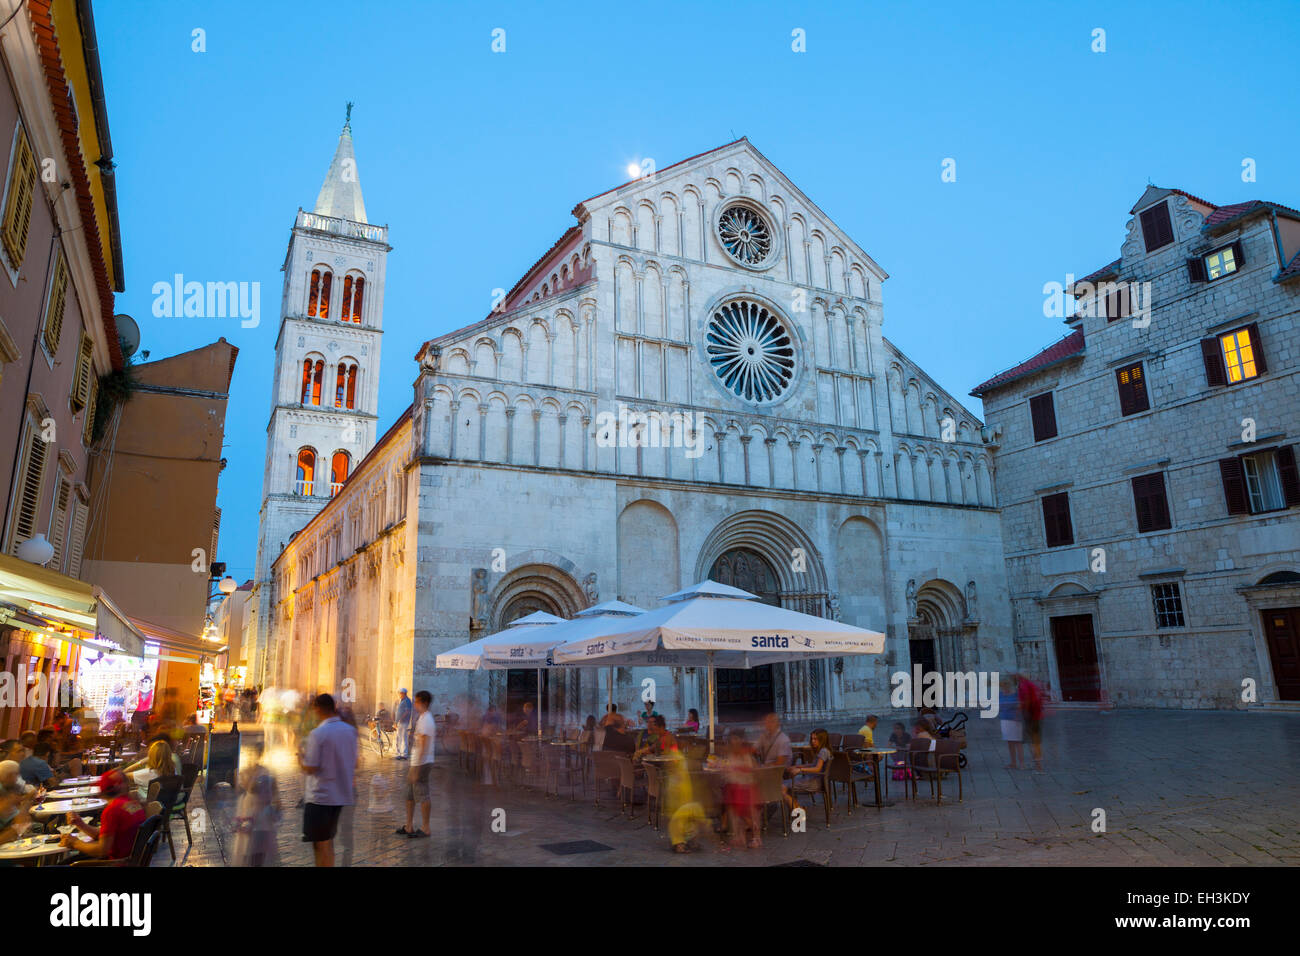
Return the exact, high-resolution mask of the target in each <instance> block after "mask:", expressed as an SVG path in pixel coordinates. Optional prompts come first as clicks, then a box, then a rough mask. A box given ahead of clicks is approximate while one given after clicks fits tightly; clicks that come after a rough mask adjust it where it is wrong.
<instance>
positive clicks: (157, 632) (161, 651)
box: [129, 617, 222, 664]
mask: <svg viewBox="0 0 1300 956" xmlns="http://www.w3.org/2000/svg"><path fill="white" fill-rule="evenodd" d="M129 620H130V622H131V626H132V627H134V628H136V629H137V630H138V631H139V632H140V633H141V634H143V635H144V639H145V640H146V641H148V642H149V643H150V644H156V645H157V646H158V653H157V655H154V654H150V655H148V657H149V659H150V660H154V659H156V660H161V661H175V662H177V663H181V664H199V663H202V658H204V657H215V656H216V655H217V654H219V653H221V650H222V649H221V647H220V646H219V645H217V644H213V643H212V642H210V641H204V640H203V638H201V637H198V636H196V635H194V634H186V633H184V632H183V631H178V630H175V629H174V628H170V627H165V626H164V625H162V624H154V623H153V622H152V621H145V620H142V619H141V618H138V617H133V618H130V619H129Z"/></svg>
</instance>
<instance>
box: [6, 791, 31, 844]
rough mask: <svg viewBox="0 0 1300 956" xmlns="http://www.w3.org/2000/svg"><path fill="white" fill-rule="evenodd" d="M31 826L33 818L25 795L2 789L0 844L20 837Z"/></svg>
mask: <svg viewBox="0 0 1300 956" xmlns="http://www.w3.org/2000/svg"><path fill="white" fill-rule="evenodd" d="M31 827H32V818H31V815H30V814H29V813H28V812H27V807H26V806H25V805H24V801H23V797H22V796H21V795H20V794H17V793H12V792H10V791H7V790H0V844H4V843H11V842H13V841H14V840H17V839H20V838H21V837H22V836H23V834H25V833H26V832H27V831H28V830H30V829H31Z"/></svg>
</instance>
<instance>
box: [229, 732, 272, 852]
mask: <svg viewBox="0 0 1300 956" xmlns="http://www.w3.org/2000/svg"><path fill="white" fill-rule="evenodd" d="M264 753H265V747H264V746H257V747H256V748H255V749H254V757H253V764H252V766H250V767H245V768H244V769H243V770H241V771H240V773H239V793H240V796H239V803H238V805H237V807H236V809H235V827H234V830H235V845H234V850H233V858H232V862H233V864H234V865H235V866H278V865H279V862H280V854H279V849H278V846H277V843H276V831H277V829H278V827H279V824H280V790H279V786H278V785H277V784H276V781H275V775H274V774H273V773H271V771H270V770H268V769H267V768H266V767H264V766H263V765H262V757H263V754H264Z"/></svg>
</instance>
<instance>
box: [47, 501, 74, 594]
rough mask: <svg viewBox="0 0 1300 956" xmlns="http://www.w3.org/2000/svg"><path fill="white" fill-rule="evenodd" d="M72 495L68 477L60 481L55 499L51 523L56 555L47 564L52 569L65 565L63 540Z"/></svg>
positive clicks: (51, 534) (51, 536)
mask: <svg viewBox="0 0 1300 956" xmlns="http://www.w3.org/2000/svg"><path fill="white" fill-rule="evenodd" d="M71 495H72V486H71V485H70V484H68V482H67V479H62V480H60V481H59V496H58V498H56V499H55V501H54V520H53V521H52V522H51V523H50V544H52V545H54V557H53V558H51V559H50V563H49V564H47V565H46V567H48V568H49V569H50V570H51V571H58V570H60V569H62V567H63V542H64V540H65V538H66V535H67V530H68V529H67V524H68V499H69V498H70V497H71Z"/></svg>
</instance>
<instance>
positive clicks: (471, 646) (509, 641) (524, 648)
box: [434, 611, 565, 739]
mask: <svg viewBox="0 0 1300 956" xmlns="http://www.w3.org/2000/svg"><path fill="white" fill-rule="evenodd" d="M564 623H565V620H564V618H562V617H556V616H555V615H554V614H547V613H546V612H545V611H534V612H533V613H532V614H529V615H527V616H526V617H521V618H519V620H517V621H512V622H511V623H510V626H509V627H507V628H506V629H505V630H503V631H497V632H496V633H495V634H488V635H487V636H486V637H480V638H479V639H478V640H476V641H470V642H469V643H468V644H462V645H461V646H460V647H455V648H452V649H451V650H449V651H447V652H446V653H445V654H439V655H438V656H437V658H435V659H434V667H439V668H444V669H447V670H468V671H477V670H502V671H503V670H513V669H517V668H526V667H532V668H535V669H536V670H537V736H538V739H540V738H541V736H542V668H543V667H545V666H548V665H549V659H548V656H549V654H550V651H551V648H552V647H554V646H555V642H554V641H552V640H550V639H549V638H548V637H547V636H546V632H547V631H548V630H549V629H550V628H552V627H555V626H556V625H558V624H564Z"/></svg>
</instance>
